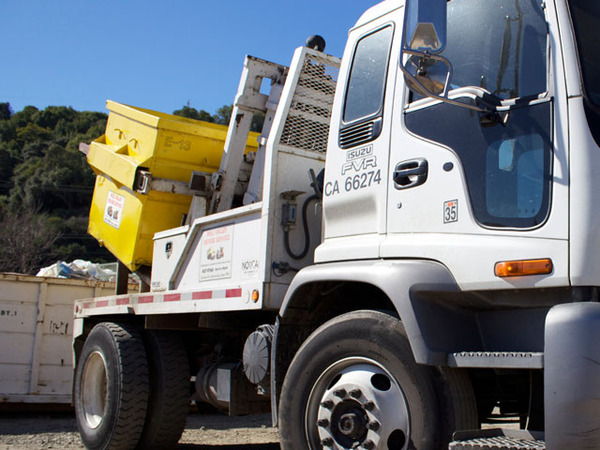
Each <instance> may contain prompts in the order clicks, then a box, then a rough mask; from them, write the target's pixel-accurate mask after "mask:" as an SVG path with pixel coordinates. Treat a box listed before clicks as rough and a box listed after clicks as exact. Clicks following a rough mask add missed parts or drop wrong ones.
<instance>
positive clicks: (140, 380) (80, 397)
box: [74, 322, 149, 450]
mask: <svg viewBox="0 0 600 450" xmlns="http://www.w3.org/2000/svg"><path fill="white" fill-rule="evenodd" d="M148 386H149V384H148V362H147V358H146V350H145V348H144V343H143V341H142V338H141V335H140V333H139V332H138V331H137V329H136V328H135V327H133V326H131V325H126V324H121V325H119V324H116V323H111V322H105V323H100V324H98V325H96V326H95V327H94V328H93V329H92V331H91V332H90V334H89V335H88V337H87V339H86V341H85V344H84V346H83V349H82V351H81V355H80V357H79V361H78V364H77V369H76V371H75V384H74V403H75V417H76V420H77V427H78V428H79V432H80V435H81V440H82V441H83V444H84V445H85V446H86V447H87V448H89V449H94V450H96V449H133V448H135V446H136V445H137V443H138V441H139V439H140V436H141V434H142V429H143V426H144V419H145V417H146V409H147V404H148V395H149V394H148V392H149V387H148Z"/></svg>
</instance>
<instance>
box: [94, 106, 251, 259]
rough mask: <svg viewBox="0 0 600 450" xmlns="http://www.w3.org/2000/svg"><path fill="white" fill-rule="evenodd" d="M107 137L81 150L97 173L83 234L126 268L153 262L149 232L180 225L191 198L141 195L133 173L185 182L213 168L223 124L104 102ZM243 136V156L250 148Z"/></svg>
mask: <svg viewBox="0 0 600 450" xmlns="http://www.w3.org/2000/svg"><path fill="white" fill-rule="evenodd" d="M107 109H108V110H109V111H110V114H109V116H108V122H107V125H106V133H105V134H104V135H103V136H101V137H99V138H98V139H96V140H95V141H93V142H92V143H91V145H90V147H89V149H88V153H87V159H88V163H89V164H90V166H92V168H93V169H94V172H95V173H96V175H97V176H96V185H95V188H94V197H93V200H92V206H91V210H90V220H89V226H88V232H89V233H90V234H91V235H92V236H94V237H95V238H96V239H97V240H98V242H99V243H100V244H101V245H103V246H105V247H106V248H107V249H108V250H109V251H110V252H111V253H112V254H113V255H115V256H116V257H117V258H118V259H119V260H120V261H121V262H122V263H123V264H125V265H126V266H127V267H128V268H129V269H130V270H136V269H137V268H138V267H139V266H140V265H151V264H152V248H153V241H152V238H153V236H154V234H155V233H157V232H159V231H163V230H167V229H170V228H175V227H177V226H179V225H181V219H182V216H183V215H184V214H186V213H187V212H188V209H189V207H190V203H191V200H192V196H191V195H189V194H182V193H176V192H175V191H176V190H175V189H173V192H164V191H162V190H152V188H150V189H148V190H145V191H144V190H140V189H139V184H140V174H141V173H150V174H151V176H152V178H153V179H159V180H165V181H168V182H174V183H177V182H180V183H189V182H190V179H191V176H192V173H193V172H201V173H212V172H216V171H218V169H219V165H220V163H221V156H222V154H223V147H224V145H225V139H226V136H227V127H226V126H224V125H218V124H214V123H208V122H202V121H198V120H192V119H187V118H185V117H179V116H174V115H171V114H164V113H160V112H157V111H151V110H148V109H142V108H137V107H133V106H127V105H123V104H120V103H116V102H113V101H110V100H109V101H108V102H107ZM257 138H258V134H257V133H250V136H249V137H248V142H247V147H246V151H247V152H248V151H256V150H257V148H258V142H257Z"/></svg>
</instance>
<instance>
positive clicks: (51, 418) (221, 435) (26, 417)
mask: <svg viewBox="0 0 600 450" xmlns="http://www.w3.org/2000/svg"><path fill="white" fill-rule="evenodd" d="M270 419H271V416H270V415H267V414H265V415H258V416H246V417H227V416H221V415H204V414H199V413H191V414H190V415H189V416H188V421H187V425H186V429H185V431H184V432H183V436H182V437H181V440H180V441H179V446H178V448H179V449H197V450H212V449H215V450H226V449H232V450H233V449H240V450H277V449H279V444H278V441H279V439H278V436H277V429H275V428H272V427H271V421H270ZM83 448H85V447H83V445H82V444H81V440H80V439H79V433H78V432H77V425H76V424H75V417H74V415H73V413H71V412H68V413H67V412H51V413H50V412H49V413H45V414H40V413H23V412H19V413H11V412H9V411H3V412H0V449H1V450H25V449H27V450H29V449H61V450H72V449H83Z"/></svg>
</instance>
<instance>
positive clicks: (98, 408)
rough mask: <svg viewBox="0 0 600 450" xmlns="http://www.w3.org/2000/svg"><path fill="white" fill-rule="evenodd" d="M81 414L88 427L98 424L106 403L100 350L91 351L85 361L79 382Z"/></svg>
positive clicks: (104, 368) (103, 366)
mask: <svg viewBox="0 0 600 450" xmlns="http://www.w3.org/2000/svg"><path fill="white" fill-rule="evenodd" d="M81 391H82V396H81V400H82V402H81V403H82V407H83V416H84V418H85V421H86V424H87V426H88V427H90V428H92V429H95V428H98V427H99V426H100V424H101V423H102V421H103V420H104V416H105V414H106V405H107V403H108V397H107V395H108V376H107V370H106V361H105V360H104V356H103V355H102V354H101V353H100V352H97V351H96V352H93V353H92V354H91V355H90V357H89V358H88V360H87V361H86V363H85V366H84V368H83V376H82V383H81Z"/></svg>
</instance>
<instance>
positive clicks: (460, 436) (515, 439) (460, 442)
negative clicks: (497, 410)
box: [448, 428, 546, 450]
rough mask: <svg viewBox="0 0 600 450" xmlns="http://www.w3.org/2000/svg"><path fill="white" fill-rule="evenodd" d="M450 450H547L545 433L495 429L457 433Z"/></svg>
mask: <svg viewBox="0 0 600 450" xmlns="http://www.w3.org/2000/svg"><path fill="white" fill-rule="evenodd" d="M452 439H453V441H452V442H450V445H449V446H448V449H449V450H490V449H501V450H517V449H529V450H546V444H545V443H544V441H543V439H544V433H540V432H535V431H531V432H530V431H527V430H508V429H506V430H505V429H501V428H494V429H489V430H473V431H457V432H456V433H454V436H452Z"/></svg>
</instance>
